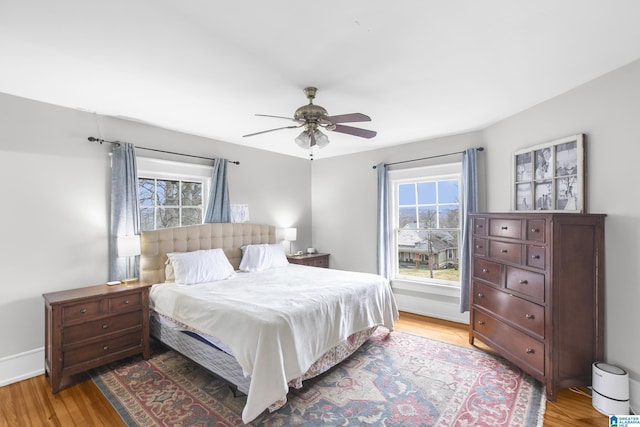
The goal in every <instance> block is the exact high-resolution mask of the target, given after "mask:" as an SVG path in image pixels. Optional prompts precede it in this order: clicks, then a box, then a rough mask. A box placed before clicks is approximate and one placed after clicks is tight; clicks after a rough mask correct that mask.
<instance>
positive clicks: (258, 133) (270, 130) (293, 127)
mask: <svg viewBox="0 0 640 427" xmlns="http://www.w3.org/2000/svg"><path fill="white" fill-rule="evenodd" d="M301 126H303V125H292V126H284V127H281V128H275V129H269V130H263V131H260V132H254V133H250V134H247V135H242V137H243V138H244V137H246V136H254V135H260V134H262V133H267V132H273V131H276V130H280V129H295V128H299V127H301Z"/></svg>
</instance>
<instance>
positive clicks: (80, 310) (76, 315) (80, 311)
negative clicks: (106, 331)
mask: <svg viewBox="0 0 640 427" xmlns="http://www.w3.org/2000/svg"><path fill="white" fill-rule="evenodd" d="M101 312H102V310H101V304H100V300H89V301H83V302H80V303H78V304H69V305H64V306H62V323H68V322H72V321H75V320H80V319H91V318H93V317H95V316H98V315H100V313H101Z"/></svg>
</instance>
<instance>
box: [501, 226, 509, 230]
mask: <svg viewBox="0 0 640 427" xmlns="http://www.w3.org/2000/svg"><path fill="white" fill-rule="evenodd" d="M500 229H501V230H508V229H509V227H507V226H506V225H503V226H502V227H500Z"/></svg>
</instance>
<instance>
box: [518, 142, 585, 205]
mask: <svg viewBox="0 0 640 427" xmlns="http://www.w3.org/2000/svg"><path fill="white" fill-rule="evenodd" d="M512 166H513V183H512V186H511V191H512V209H513V210H514V211H550V212H577V213H584V212H585V194H586V192H585V173H584V168H585V149H584V134H576V135H571V136H568V137H565V138H561V139H558V140H555V141H551V142H548V143H545V144H540V145H536V146H533V147H529V148H526V149H523V150H519V151H517V152H515V153H514V154H513V161H512Z"/></svg>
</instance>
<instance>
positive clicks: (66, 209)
mask: <svg viewBox="0 0 640 427" xmlns="http://www.w3.org/2000/svg"><path fill="white" fill-rule="evenodd" d="M88 136H96V137H101V138H104V139H106V140H122V141H126V142H131V143H134V144H135V145H138V146H143V147H153V148H159V149H164V150H170V151H178V152H183V153H189V154H194V155H200V156H207V157H224V158H228V159H230V160H238V161H240V165H239V166H235V165H229V193H230V198H231V202H232V203H247V204H248V205H249V213H250V219H251V222H254V223H267V224H273V225H276V226H280V227H287V226H297V227H298V240H297V241H296V242H294V243H293V248H294V250H296V248H300V249H302V248H306V247H308V246H310V245H311V194H310V192H309V188H310V187H311V182H310V179H311V167H310V162H309V161H308V160H305V159H299V158H294V157H290V156H283V155H279V154H274V153H271V152H268V151H264V150H256V149H251V148H245V147H242V146H239V145H235V144H228V143H223V142H218V141H214V140H211V139H206V138H201V137H197V136H192V135H186V134H182V133H179V132H173V131H169V130H166V129H162V128H158V127H154V126H149V125H145V124H140V123H135V122H130V121H126V120H120V119H116V118H110V117H101V116H97V115H94V114H91V113H86V112H81V111H76V110H71V109H67V108H62V107H57V106H53V105H49V104H45V103H40V102H35V101H31V100H27V99H23V98H18V97H14V96H10V95H6V94H0V199H1V200H2V209H0V224H2V227H1V228H0V230H1V231H0V260H1V261H0V262H1V265H2V272H3V278H2V282H1V283H0V342H1V343H2V345H1V346H0V362H7V363H9V362H8V361H7V360H3V358H5V359H7V357H13V356H16V355H19V354H21V353H24V352H30V351H33V350H34V349H41V348H42V347H43V343H44V332H43V331H44V318H43V299H42V294H43V293H46V292H51V291H57V290H63V289H69V288H75V287H82V286H88V285H93V284H98V283H104V282H105V281H106V280H107V279H108V278H107V275H108V268H107V267H108V266H107V257H108V255H107V254H108V239H107V236H108V224H109V220H108V218H109V216H108V211H109V197H110V196H109V194H110V179H111V178H110V176H111V171H110V158H109V154H108V153H109V151H110V149H111V146H110V144H104V145H102V146H101V145H99V144H97V143H90V142H87V137H88ZM138 154H139V155H144V156H149V157H151V156H153V155H152V153H151V152H148V151H138ZM156 157H157V155H156ZM162 157H164V158H170V159H172V160H178V161H187V162H189V161H191V162H198V163H203V162H204V163H207V162H206V161H198V160H190V159H188V158H184V157H175V156H162ZM209 163H210V162H209ZM0 366H2V363H0ZM38 366H39V367H40V368H41V367H42V359H40V362H39V364H38ZM0 370H2V369H0ZM4 375H7V374H6V372H4V373H3V374H2V375H0V377H2V376H4ZM2 380H3V378H0V384H1V383H2Z"/></svg>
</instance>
